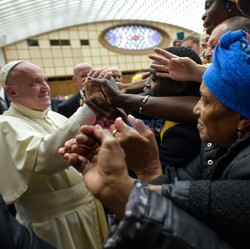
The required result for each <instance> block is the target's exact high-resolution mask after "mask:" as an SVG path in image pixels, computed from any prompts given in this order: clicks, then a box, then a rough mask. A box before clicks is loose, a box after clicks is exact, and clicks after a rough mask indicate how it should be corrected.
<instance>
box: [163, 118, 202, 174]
mask: <svg viewBox="0 0 250 249" xmlns="http://www.w3.org/2000/svg"><path fill="white" fill-rule="evenodd" d="M200 146H201V139H200V135H199V132H198V129H197V124H196V123H195V124H188V123H182V124H177V125H175V126H173V127H171V128H169V129H168V130H166V131H165V132H164V134H163V137H162V141H161V146H160V160H161V165H162V168H163V171H165V168H166V166H172V167H182V166H183V165H187V164H188V163H189V162H190V161H192V160H193V159H194V158H195V157H196V156H197V155H198V154H199V152H200Z"/></svg>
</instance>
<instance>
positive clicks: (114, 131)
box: [112, 129, 118, 137]
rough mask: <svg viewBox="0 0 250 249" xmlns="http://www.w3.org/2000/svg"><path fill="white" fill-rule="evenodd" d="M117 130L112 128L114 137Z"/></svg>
mask: <svg viewBox="0 0 250 249" xmlns="http://www.w3.org/2000/svg"><path fill="white" fill-rule="evenodd" d="M117 132H118V130H116V129H114V130H113V131H112V136H113V137H114V136H115V134H116V133H117Z"/></svg>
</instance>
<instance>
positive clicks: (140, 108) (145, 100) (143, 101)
mask: <svg viewBox="0 0 250 249" xmlns="http://www.w3.org/2000/svg"><path fill="white" fill-rule="evenodd" d="M149 97H150V95H147V96H145V97H144V98H143V100H142V103H143V104H146V103H147V101H148V99H149ZM139 113H140V114H142V113H143V107H142V106H140V107H139Z"/></svg>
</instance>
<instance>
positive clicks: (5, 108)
mask: <svg viewBox="0 0 250 249" xmlns="http://www.w3.org/2000/svg"><path fill="white" fill-rule="evenodd" d="M0 105H1V108H0V109H1V110H2V112H4V111H5V110H7V109H8V107H7V105H6V103H5V101H4V100H3V99H2V97H0Z"/></svg>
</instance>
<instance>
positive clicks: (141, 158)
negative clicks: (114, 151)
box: [110, 115, 162, 182]
mask: <svg viewBox="0 0 250 249" xmlns="http://www.w3.org/2000/svg"><path fill="white" fill-rule="evenodd" d="M128 121H129V123H130V125H131V126H128V125H126V124H125V123H124V122H123V121H122V119H120V118H118V119H116V121H115V124H114V125H113V126H111V127H110V130H111V131H112V132H113V131H114V130H115V129H116V130H117V131H118V132H116V133H115V138H116V139H117V140H118V141H119V143H120V145H121V147H122V148H123V150H124V152H125V155H126V157H125V159H126V163H127V165H128V167H130V168H131V169H132V170H133V171H134V172H135V173H136V175H137V177H138V178H139V179H141V180H143V181H145V182H148V181H150V180H153V179H155V178H156V177H158V176H160V175H162V168H161V163H160V159H159V151H158V146H157V143H156V140H155V136H154V133H153V132H152V131H151V130H150V129H149V127H147V126H146V125H145V124H144V122H143V121H142V120H139V119H135V118H134V117H133V116H131V115H129V116H128Z"/></svg>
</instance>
